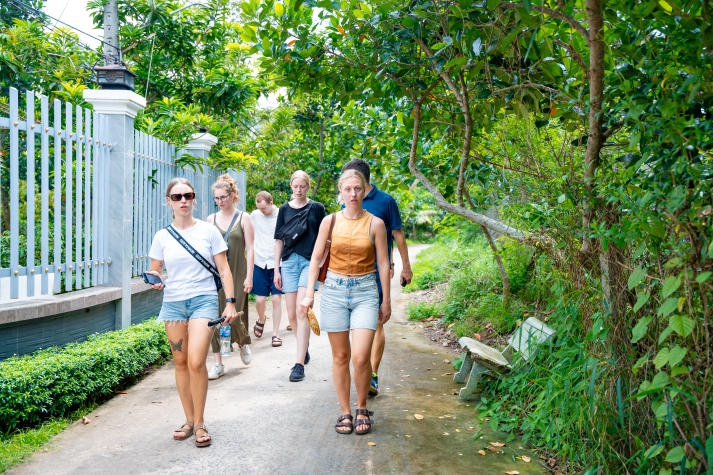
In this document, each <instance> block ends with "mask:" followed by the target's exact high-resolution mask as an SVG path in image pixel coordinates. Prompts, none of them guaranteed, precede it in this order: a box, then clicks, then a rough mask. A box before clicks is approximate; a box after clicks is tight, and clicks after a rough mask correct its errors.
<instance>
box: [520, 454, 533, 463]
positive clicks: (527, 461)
mask: <svg viewBox="0 0 713 475" xmlns="http://www.w3.org/2000/svg"><path fill="white" fill-rule="evenodd" d="M521 458H522V461H523V462H526V463H530V461H531V460H532V459H531V458H530V457H528V456H527V455H523V456H522V457H521Z"/></svg>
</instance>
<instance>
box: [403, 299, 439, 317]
mask: <svg viewBox="0 0 713 475" xmlns="http://www.w3.org/2000/svg"><path fill="white" fill-rule="evenodd" d="M407 313H408V319H409V320H412V321H421V320H426V319H428V318H431V317H438V316H439V315H440V314H441V308H440V305H438V304H432V303H426V302H421V303H417V304H410V305H409V306H408V311H407Z"/></svg>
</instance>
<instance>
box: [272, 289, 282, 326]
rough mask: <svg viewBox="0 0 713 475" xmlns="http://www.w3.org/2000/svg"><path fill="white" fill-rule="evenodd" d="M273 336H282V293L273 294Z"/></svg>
mask: <svg viewBox="0 0 713 475" xmlns="http://www.w3.org/2000/svg"><path fill="white" fill-rule="evenodd" d="M270 298H271V299H272V336H277V337H279V336H280V323H281V322H282V295H280V294H272V296H271V297H270Z"/></svg>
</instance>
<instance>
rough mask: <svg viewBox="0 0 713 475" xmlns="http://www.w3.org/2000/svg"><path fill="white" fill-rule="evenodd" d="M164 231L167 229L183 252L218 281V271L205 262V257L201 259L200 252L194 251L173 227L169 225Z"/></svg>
mask: <svg viewBox="0 0 713 475" xmlns="http://www.w3.org/2000/svg"><path fill="white" fill-rule="evenodd" d="M166 229H167V230H168V232H169V233H170V234H171V236H173V237H174V238H176V241H178V242H179V243H180V244H181V246H183V247H184V248H185V250H186V251H188V252H189V253H190V255H192V256H193V257H195V259H196V260H197V261H198V262H200V263H201V264H202V265H203V267H205V268H206V269H208V270H209V271H210V273H211V274H213V277H216V278H218V279H220V273H219V272H218V269H216V268H215V266H214V265H213V264H211V263H210V262H208V260H207V259H206V258H205V257H203V256H202V255H201V253H200V252H198V251H196V250H195V249H194V248H193V246H191V245H190V244H189V243H188V241H186V240H185V239H184V238H183V236H181V235H180V233H179V232H178V231H176V230H175V229H174V227H173V225H172V224H169V225H168V226H167V227H166Z"/></svg>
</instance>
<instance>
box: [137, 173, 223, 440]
mask: <svg viewBox="0 0 713 475" xmlns="http://www.w3.org/2000/svg"><path fill="white" fill-rule="evenodd" d="M195 198H196V193H195V190H194V189H193V185H191V184H190V182H189V181H188V180H186V179H185V178H174V179H172V180H171V181H170V182H169V184H168V187H167V188H166V202H167V203H168V206H170V207H171V209H172V210H173V222H172V223H171V225H172V226H173V228H174V229H175V230H176V231H177V232H178V234H179V236H180V237H182V238H183V239H184V240H185V241H186V242H188V243H189V244H190V245H191V246H192V247H193V248H194V249H195V251H197V252H198V253H199V254H200V255H201V256H203V258H204V259H205V260H206V261H207V262H208V263H210V264H211V265H213V266H214V267H217V269H218V272H219V273H220V278H221V281H222V284H223V288H224V289H225V293H226V299H225V300H226V306H225V310H224V311H223V314H222V316H223V317H225V321H226V322H227V323H230V322H232V321H233V320H234V319H235V318H236V315H237V311H236V310H235V296H234V295H233V277H232V275H231V273H230V267H229V266H228V261H227V259H226V256H225V251H226V249H227V245H226V244H225V241H224V240H223V237H222V236H221V235H220V232H219V231H218V229H217V228H216V227H215V226H213V225H212V224H208V223H206V222H205V221H200V220H197V219H196V218H194V217H193V207H194V205H195ZM149 257H150V258H151V270H150V271H149V273H150V274H154V275H156V276H159V277H161V272H162V271H163V268H164V267H165V268H166V279H165V281H163V282H161V283H159V284H154V285H151V287H152V288H153V289H156V290H163V304H162V305H161V311H160V313H159V320H163V321H164V325H165V328H166V336H167V337H168V341H169V343H170V345H171V353H172V354H173V361H174V365H175V377H176V388H177V389H178V396H179V397H180V399H181V405H182V406H183V412H184V413H185V417H186V422H185V423H184V424H182V425H181V426H180V427H179V428H178V429H176V430H175V431H174V432H173V438H174V439H176V440H185V439H188V438H189V437H191V435H193V434H194V432H195V445H196V447H206V446H208V445H210V443H211V437H210V434H209V433H208V430H207V429H206V426H205V423H204V420H203V414H204V411H205V403H206V398H207V395H208V372H207V370H206V367H205V357H206V354H207V352H208V346H209V345H210V339H211V337H212V336H213V330H214V327H209V326H208V321H210V320H211V319H213V318H215V316H216V315H218V298H217V296H218V292H217V290H216V283H215V279H214V278H213V274H212V273H211V272H210V271H209V270H208V269H206V268H205V267H204V266H203V265H202V264H201V263H200V262H199V261H198V260H197V259H196V258H195V257H194V256H193V254H191V253H190V252H189V251H188V250H186V249H185V248H184V247H183V245H181V243H180V242H179V241H178V240H177V239H176V238H175V237H173V236H172V235H171V233H170V232H169V231H168V230H167V229H161V230H160V231H158V232H157V233H156V235H155V236H154V238H153V242H152V243H151V249H150V250H149Z"/></svg>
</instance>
